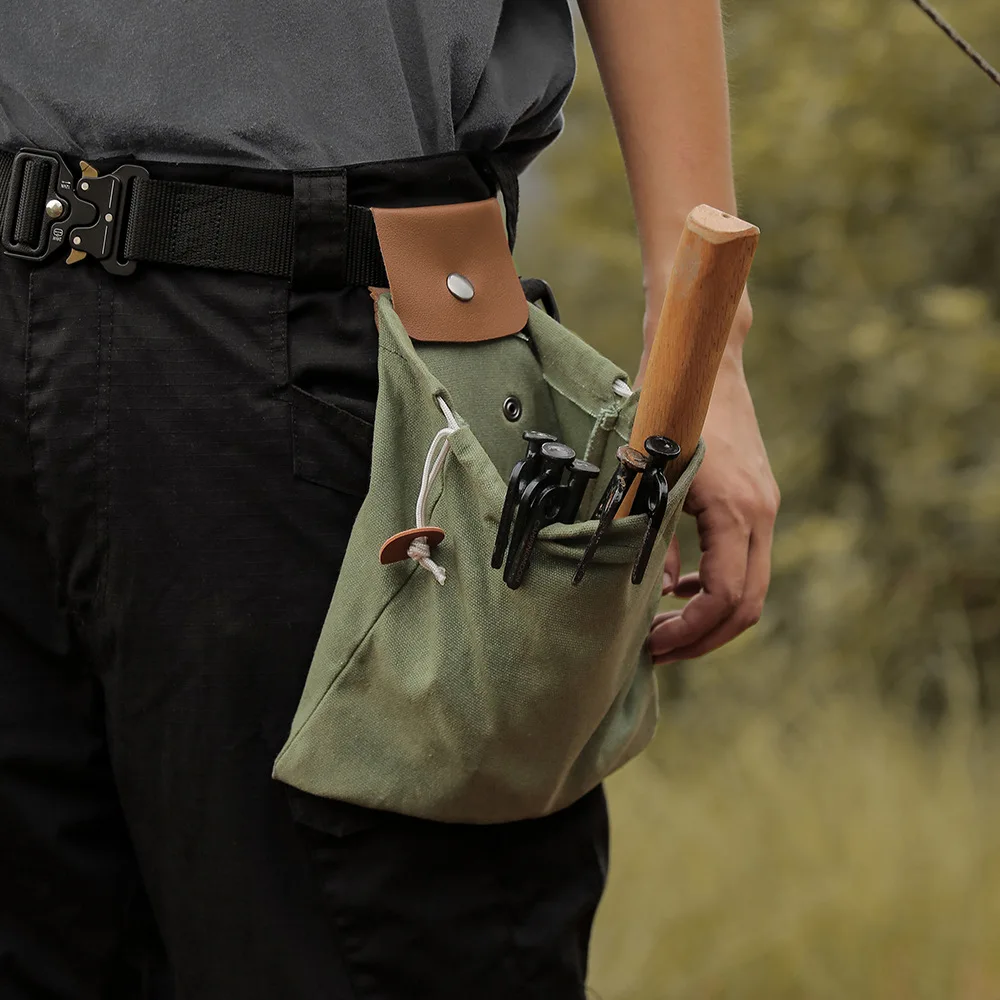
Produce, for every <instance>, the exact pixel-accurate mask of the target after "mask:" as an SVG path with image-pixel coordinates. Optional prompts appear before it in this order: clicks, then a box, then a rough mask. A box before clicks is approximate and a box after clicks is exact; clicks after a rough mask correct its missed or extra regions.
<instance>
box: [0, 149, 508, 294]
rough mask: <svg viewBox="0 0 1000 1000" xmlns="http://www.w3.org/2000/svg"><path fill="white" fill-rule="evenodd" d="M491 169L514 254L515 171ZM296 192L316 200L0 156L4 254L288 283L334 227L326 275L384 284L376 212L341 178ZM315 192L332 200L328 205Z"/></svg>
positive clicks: (28, 155)
mask: <svg viewBox="0 0 1000 1000" xmlns="http://www.w3.org/2000/svg"><path fill="white" fill-rule="evenodd" d="M484 162H487V161H484ZM488 166H489V172H490V173H491V178H490V181H491V184H492V186H493V188H494V190H497V189H498V190H499V191H500V193H501V195H502V196H503V198H504V205H505V208H506V214H507V232H508V237H509V238H510V241H511V246H512V247H513V238H514V232H515V227H516V219H517V209H518V197H517V191H518V186H517V174H516V172H515V171H514V170H513V169H512V168H509V167H506V166H504V164H503V162H502V161H501V160H500V159H499V158H491V159H489V161H488ZM295 185H296V189H297V190H298V189H299V188H301V189H302V190H303V191H304V192H305V193H306V194H307V195H308V197H306V198H299V199H297V198H296V197H295V196H294V195H288V194H281V193H274V192H268V191H259V190H254V189H250V188H242V187H228V186H221V185H214V184H194V183H189V182H187V181H177V180H158V179H154V178H152V177H150V176H149V174H148V171H147V170H145V169H144V168H142V167H140V166H136V165H131V164H129V165H125V166H123V167H119V168H118V169H116V170H113V171H111V172H110V173H109V174H106V175H98V174H97V172H96V171H93V170H92V169H90V170H87V171H85V174H84V176H83V177H81V178H76V177H74V176H73V175H72V174H71V172H70V170H69V168H68V167H67V166H66V164H65V161H64V160H63V159H62V157H60V156H59V155H58V154H55V153H51V152H49V151H47V150H22V151H21V152H19V153H17V154H13V153H8V152H3V151H0V224H2V229H0V242H2V244H3V248H4V250H5V251H6V252H7V253H9V254H12V255H13V256H17V257H23V258H27V259H31V260H44V259H46V258H47V257H49V256H50V255H52V254H54V253H56V252H58V251H60V250H61V251H63V252H64V253H65V252H67V251H74V252H75V257H73V256H71V260H73V259H81V257H82V256H83V255H89V256H92V257H95V258H97V259H98V260H99V261H100V263H101V264H102V265H103V266H104V267H105V268H106V269H107V270H108V271H111V272H112V273H116V274H129V273H131V272H132V271H133V270H135V267H136V264H137V263H139V262H146V263H159V264H177V265H183V266H189V267H209V268H221V269H223V270H227V271H244V272H248V273H251V274H259V275H266V276H270V277H275V278H288V279H290V278H292V277H293V276H295V275H297V274H298V273H299V272H300V271H302V270H304V269H308V268H309V267H310V266H311V265H310V263H309V261H308V260H306V259H305V258H308V256H309V248H306V250H305V251H304V250H303V247H302V241H303V239H304V238H306V239H309V240H313V241H314V242H316V243H318V244H323V243H326V244H328V246H327V249H328V250H329V249H330V246H332V241H333V237H332V236H330V235H329V234H328V232H329V230H330V229H331V227H336V228H337V230H338V231H337V233H336V248H335V249H334V250H332V251H331V253H330V256H331V259H332V261H333V263H332V264H330V265H328V269H327V272H326V274H325V275H320V276H321V277H323V276H325V277H328V278H331V279H332V280H333V281H334V283H336V284H345V285H375V286H385V285H387V284H388V281H387V278H386V273H385V267H384V265H383V263H382V254H381V251H380V249H379V244H378V236H377V234H376V231H375V222H374V219H373V217H372V213H371V211H370V210H369V209H368V208H365V207H363V206H360V205H352V204H347V203H346V194H345V191H346V186H345V181H344V174H343V172H341V173H340V174H339V175H338V174H336V173H335V172H331V173H330V174H325V173H323V172H310V173H307V174H303V175H298V174H297V175H295ZM314 193H315V194H319V195H323V194H328V198H327V200H326V202H323V200H322V199H319V200H317V199H316V198H314V197H313V195H314ZM338 195H339V198H338ZM297 239H298V241H299V245H298V249H297Z"/></svg>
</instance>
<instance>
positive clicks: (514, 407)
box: [503, 396, 524, 423]
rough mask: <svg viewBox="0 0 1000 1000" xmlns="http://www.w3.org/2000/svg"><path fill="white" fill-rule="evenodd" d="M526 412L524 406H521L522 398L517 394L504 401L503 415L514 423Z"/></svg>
mask: <svg viewBox="0 0 1000 1000" xmlns="http://www.w3.org/2000/svg"><path fill="white" fill-rule="evenodd" d="M523 412H524V407H523V406H521V400H519V399H518V398H517V396H508V397H507V398H506V399H505V400H504V401H503V415H504V416H505V417H506V418H507V419H508V420H509V421H510V422H511V423H514V422H515V421H517V420H520V419H521V414H522V413H523Z"/></svg>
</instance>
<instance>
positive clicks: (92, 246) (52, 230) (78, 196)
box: [0, 149, 149, 274]
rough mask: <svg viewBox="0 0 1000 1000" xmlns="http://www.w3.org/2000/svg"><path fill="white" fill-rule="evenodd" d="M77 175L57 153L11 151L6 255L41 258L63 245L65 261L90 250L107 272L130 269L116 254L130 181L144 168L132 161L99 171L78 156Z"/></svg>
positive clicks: (0, 235)
mask: <svg viewBox="0 0 1000 1000" xmlns="http://www.w3.org/2000/svg"><path fill="white" fill-rule="evenodd" d="M80 170H81V172H82V176H81V177H80V178H79V179H78V180H77V179H75V178H74V177H73V174H72V173H71V172H70V169H69V167H67V166H66V163H65V161H64V160H63V158H62V157H61V156H60V155H59V154H58V153H53V152H51V151H50V150H46V149H22V150H21V151H20V152H19V153H18V154H17V156H15V157H14V165H13V169H12V170H11V175H10V187H9V189H8V192H7V205H6V209H5V210H4V215H3V220H2V228H0V244H2V246H3V249H4V252H5V253H7V254H9V255H10V256H11V257H21V258H23V259H26V260H45V259H47V258H48V257H50V256H51V255H52V254H54V253H56V252H58V251H59V250H61V249H63V248H65V247H68V248H69V250H70V254H69V257H68V258H67V261H66V262H67V263H68V264H75V263H76V262H77V261H79V260H83V258H84V257H86V256H88V255H90V256H91V257H95V258H96V259H97V260H99V261H100V262H101V266H102V267H104V269H105V270H106V271H109V272H111V274H131V273H132V272H133V271H134V270H135V267H136V263H135V261H134V260H124V259H123V258H122V242H123V234H124V232H125V216H126V211H127V207H128V203H129V201H130V197H131V185H132V182H133V181H136V180H140V179H147V178H148V177H149V172H148V171H147V170H144V169H143V168H142V167H138V166H135V165H134V164H126V165H125V166H121V167H118V169H117V170H113V171H112V172H111V173H109V174H103V175H99V174H98V173H97V171H96V170H95V169H94V168H93V167H91V166H90V164H88V163H85V162H83V161H81V163H80Z"/></svg>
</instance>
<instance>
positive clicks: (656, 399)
mask: <svg viewBox="0 0 1000 1000" xmlns="http://www.w3.org/2000/svg"><path fill="white" fill-rule="evenodd" d="M759 237H760V230H759V229H758V228H757V227H756V226H752V225H750V223H748V222H744V221H743V220H742V219H737V218H736V217H735V216H732V215H728V214H726V213H725V212H720V211H719V210H718V209H716V208H711V207H710V206H708V205H699V206H698V207H697V208H694V209H692V210H691V214H690V215H688V217H687V222H686V223H685V225H684V232H683V234H682V235H681V241H680V245H679V246H678V248H677V256H676V257H675V258H674V266H673V270H672V271H671V273H670V282H669V284H668V286H667V295H666V298H665V299H664V301H663V308H662V309H661V311H660V319H659V323H658V324H657V328H656V335H655V336H654V338H653V343H652V346H651V348H650V351H649V359H648V362H647V364H646V373H645V378H644V381H643V386H642V395H641V396H640V397H639V406H638V409H637V411H636V415H635V421H634V423H633V425H632V436H631V438H630V440H629V444H631V445H632V447H633V448H637V449H638V450H639V451H643V452H644V449H643V442H644V441H645V440H646V438H647V437H649V436H650V435H653V434H662V435H665V436H667V437H670V438H673V439H674V440H675V441H676V442H677V443H678V444H679V445H680V447H681V451H680V455H679V456H678V458H677V459H676V460H675V461H673V462H671V463H670V464H669V465H668V466H667V470H666V471H667V478H668V480H669V481H670V482H671V483H673V481H674V480H675V479H676V478H677V477H678V476H679V475H680V473H681V471H682V470H683V469H684V468H685V466H686V465H687V463H688V461H689V460H690V458H691V456H692V455H694V453H695V450H696V449H697V447H698V439H699V438H700V437H701V430H702V427H703V426H704V424H705V415H706V414H707V412H708V404H709V400H710V399H711V398H712V390H713V388H714V387H715V377H716V374H717V373H718V370H719V364H720V362H721V361H722V353H723V351H724V349H725V346H726V341H727V340H728V339H729V331H730V328H731V327H732V324H733V318H734V317H735V315H736V307H737V305H738V304H739V301H740V296H742V294H743V288H744V286H745V285H746V281H747V276H748V275H749V273H750V264H751V262H752V261H753V255H754V251H755V250H756V249H757V240H758V239H759ZM634 488H635V487H633V490H634ZM630 506H631V504H630V503H628V502H626V503H623V504H622V506H621V509H620V511H619V516H624V515H625V513H626V512H627V511H628V509H629V507H630Z"/></svg>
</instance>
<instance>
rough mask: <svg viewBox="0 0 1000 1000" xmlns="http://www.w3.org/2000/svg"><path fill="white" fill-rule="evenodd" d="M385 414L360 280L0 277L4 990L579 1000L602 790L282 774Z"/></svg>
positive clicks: (8, 264)
mask: <svg viewBox="0 0 1000 1000" xmlns="http://www.w3.org/2000/svg"><path fill="white" fill-rule="evenodd" d="M376 392H377V374H376V342H375V329H374V323H373V317H372V307H371V301H370V299H369V296H368V292H367V290H365V289H363V288H350V289H339V290H331V291H298V290H294V289H290V288H289V286H288V285H287V284H286V283H284V282H281V281H277V280H273V281H272V280H269V279H261V278H254V277H251V276H247V275H238V274H224V273H221V272H213V271H196V270H193V269H170V268H165V267H159V268H158V267H155V266H149V267H146V268H140V270H139V271H138V272H137V273H136V274H135V275H134V276H132V277H131V278H113V277H111V276H109V275H107V274H106V273H105V272H104V271H103V270H102V269H101V268H100V267H98V266H96V265H94V264H93V263H91V262H86V263H83V264H80V265H77V266H75V267H66V266H65V265H63V264H62V263H61V262H53V263H50V264H46V265H42V266H33V265H28V264H24V263H22V262H20V261H14V260H10V259H9V258H8V259H3V258H0V568H2V576H0V997H2V998H3V1000H110V998H114V1000H125V998H140V997H141V998H144V1000H153V998H155V1000H161V998H164V1000H165V998H175V1000H254V998H260V1000H341V998H343V1000H347V998H357V1000H368V998H371V1000H374V998H378V1000H402V998H406V1000H410V998H412V1000H422V998H428V1000H433V998H442V1000H448V998H456V1000H457V998H462V1000H472V998H475V1000H491V998H498V1000H499V998H501V997H502V998H504V1000H511V998H513V997H518V998H527V997H537V998H545V1000H560V998H581V997H582V996H583V995H584V989H583V978H584V974H585V966H586V954H587V941H588V936H589V932H590V926H591V920H592V917H593V913H594V909H595V907H596V905H597V902H598V900H599V898H600V894H601V891H602V888H603V883H604V876H605V868H606V861H607V826H606V812H605V805H604V800H603V796H602V793H601V792H600V791H597V792H595V793H592V794H591V795H589V796H587V797H586V798H585V799H583V800H581V801H580V802H578V803H577V804H576V805H574V806H572V807H571V808H569V809H567V810H565V811H563V812H562V813H560V814H557V815H555V816H551V817H548V818H546V819H543V820H535V821H528V822H522V823H515V824H507V825H501V826H493V827H464V826H458V825H443V824H435V823H430V822H426V821H418V820H413V819H408V818H405V817H401V816H395V815H391V814H386V813H379V812H374V811H371V810H366V809H362V808H358V807H355V806H349V805H346V804H343V803H337V802H331V801H327V800H321V799H315V798H312V797H309V796H305V795H302V794H299V793H296V792H294V791H292V790H290V789H287V788H285V787H284V786H282V785H279V784H278V783H276V782H274V781H273V780H272V779H271V778H270V768H271V762H272V759H273V758H274V756H275V754H276V752H277V751H278V749H279V747H280V746H281V744H282V742H283V740H284V737H285V735H286V732H287V728H288V725H289V723H290V720H291V718H292V714H293V712H294V709H295V706H296V702H297V699H298V696H299V692H300V690H301V687H302V684H303V681H304V678H305V673H306V669H307V667H308V665H309V660H310V656H311V653H312V648H313V644H314V642H315V640H316V637H317V635H318V632H319V628H320V624H321V622H322V619H323V616H324V614H325V611H326V607H327V603H328V601H329V598H330V595H331V593H332V591H333V586H334V583H335V581H336V579H337V574H338V570H339V567H340V563H341V559H342V556H343V552H344V548H345V545H346V542H347V537H348V534H349V532H350V528H351V524H352V521H353V518H354V516H355V514H356V512H357V509H358V507H359V505H360V502H361V499H362V496H363V495H364V492H365V490H366V489H367V463H368V449H369V442H370V434H371V420H372V416H373V413H374V401H375V397H376ZM331 766H333V764H331Z"/></svg>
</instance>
